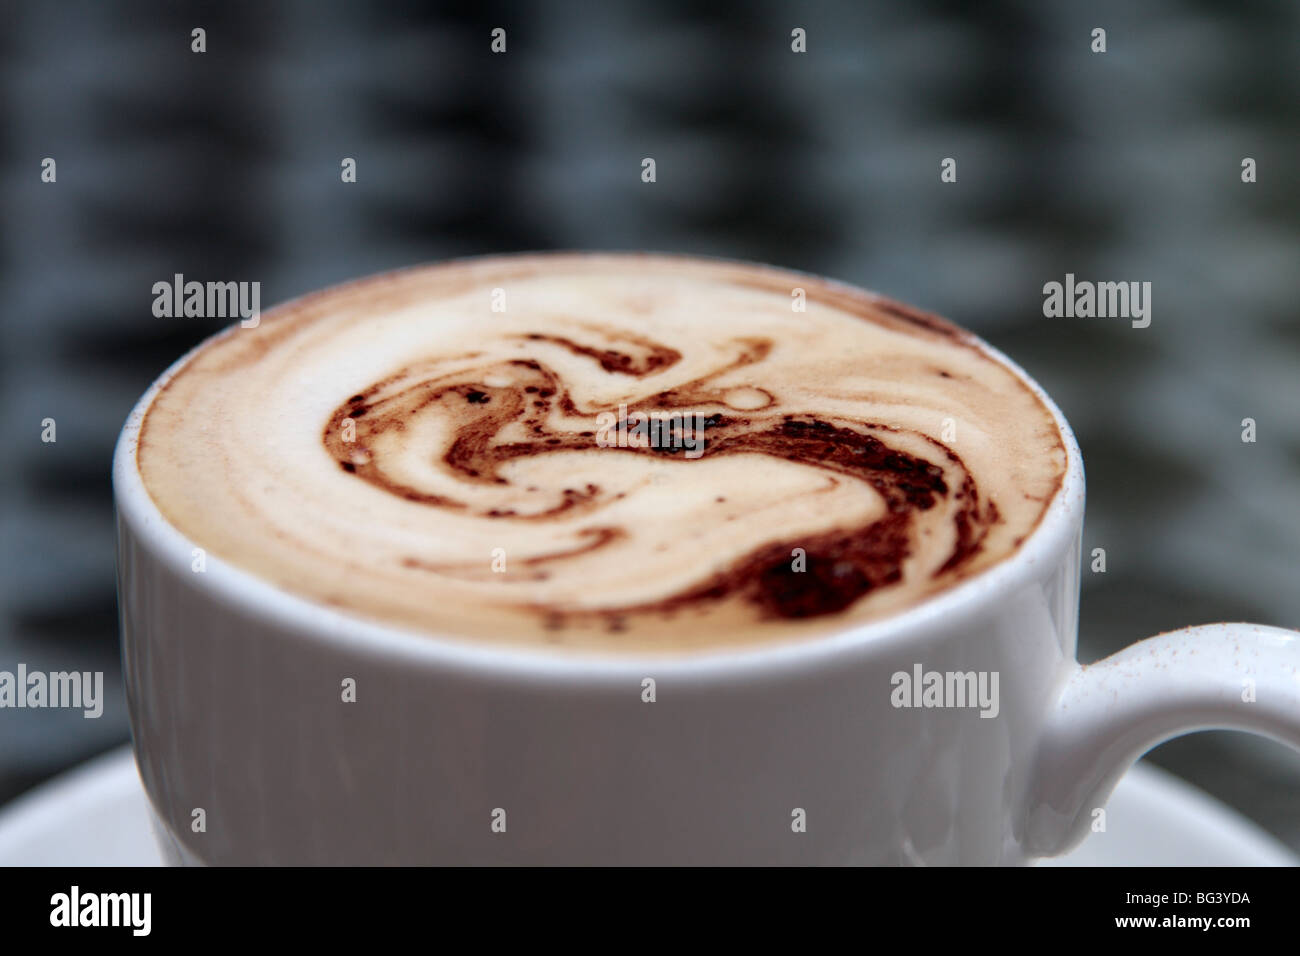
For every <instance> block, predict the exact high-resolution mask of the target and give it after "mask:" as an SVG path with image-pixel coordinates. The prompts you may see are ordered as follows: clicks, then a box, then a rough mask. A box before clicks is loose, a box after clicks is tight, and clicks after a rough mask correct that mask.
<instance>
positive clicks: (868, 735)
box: [113, 349, 1300, 864]
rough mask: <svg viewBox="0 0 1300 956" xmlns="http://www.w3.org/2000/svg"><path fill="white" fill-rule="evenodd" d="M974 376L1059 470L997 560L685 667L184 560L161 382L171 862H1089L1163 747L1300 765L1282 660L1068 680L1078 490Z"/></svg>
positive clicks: (125, 620)
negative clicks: (924, 592) (1190, 743)
mask: <svg viewBox="0 0 1300 956" xmlns="http://www.w3.org/2000/svg"><path fill="white" fill-rule="evenodd" d="M989 352H990V354H991V355H993V356H994V357H995V358H997V359H998V360H1000V361H1002V362H1003V363H1005V364H1006V365H1007V366H1008V367H1009V368H1011V369H1013V370H1014V371H1016V373H1017V374H1019V375H1020V376H1021V377H1022V378H1023V379H1024V380H1025V382H1026V383H1027V384H1029V385H1030V386H1031V387H1032V388H1033V389H1034V390H1035V392H1036V393H1037V394H1038V395H1039V396H1040V397H1041V398H1042V399H1043V401H1044V402H1045V403H1046V404H1047V406H1048V407H1049V408H1051V410H1052V412H1053V414H1054V415H1055V418H1056V423H1057V425H1058V427H1059V428H1060V430H1061V433H1062V435H1063V437H1064V440H1065V445H1066V448H1067V452H1068V459H1069V461H1068V472H1067V474H1066V478H1065V481H1064V484H1063V486H1062V488H1061V490H1060V492H1059V494H1058V495H1057V496H1056V498H1055V500H1054V501H1053V502H1052V504H1051V506H1050V509H1049V510H1048V512H1047V514H1046V515H1045V516H1044V518H1043V520H1042V521H1041V523H1040V525H1039V527H1038V528H1037V529H1036V530H1035V531H1034V532H1033V533H1032V535H1030V536H1029V538H1028V539H1027V540H1026V541H1025V542H1024V544H1023V545H1022V546H1021V547H1020V549H1019V550H1018V551H1017V552H1016V553H1015V554H1014V555H1013V556H1012V557H1010V558H1008V559H1006V560H1004V561H1003V562H1001V563H1000V564H997V565H995V566H993V567H992V568H990V569H989V570H987V571H984V572H983V573H981V574H978V575H977V576H974V577H972V578H971V579H970V580H968V581H966V582H965V583H963V584H961V585H959V586H957V587H955V588H953V589H951V590H948V591H946V592H943V593H940V594H939V595H938V596H936V597H933V598H930V599H928V600H925V601H923V602H922V603H920V604H918V605H917V606H915V607H913V608H911V609H910V610H907V611H905V612H903V613H900V614H897V615H895V616H893V617H889V618H886V619H883V620H878V621H874V622H870V623H866V624H861V625H857V626H853V627H851V628H848V629H846V630H844V631H842V632H840V633H837V634H835V635H833V636H829V637H819V638H810V639H806V640H802V641H798V642H793V643H785V644H780V645H776V646H772V645H756V646H749V647H745V646H741V647H739V648H737V649H728V650H714V651H709V652H702V653H697V654H682V655H677V656H649V655H641V654H627V655H622V654H610V653H605V654H597V653H594V652H585V653H584V652H572V651H559V650H554V651H552V650H547V649H535V648H524V647H513V646H510V645H506V644H503V645H495V644H489V643H468V642H466V641H464V640H457V639H451V638H447V637H440V636H439V635H437V634H415V633H409V632H405V631H402V630H399V629H395V628H393V627H388V626H384V625H382V624H378V623H374V622H370V621H364V620H360V619H357V618H354V617H350V616H347V615H345V614H343V613H341V612H339V611H336V610H333V609H331V608H329V607H326V606H323V605H320V604H316V603H312V602H309V601H307V600H304V599H301V598H298V597H295V596H293V595H291V594H288V593H285V592H283V591H281V590H278V589H277V588H275V587H273V586H271V585H269V584H268V583H266V582H264V581H262V580H260V579H258V578H256V577H254V576H252V575H250V574H248V573H246V572H243V571H241V570H239V569H237V568H235V567H233V566H231V565H229V564H226V563H224V562H223V561H221V560H220V559H219V558H217V557H215V556H213V555H210V554H209V555H206V556H204V560H203V561H202V562H197V561H196V555H197V551H196V548H197V545H196V544H195V543H194V542H192V541H190V540H188V539H186V538H185V537H184V536H183V535H182V534H181V533H180V532H179V531H177V530H176V529H175V528H174V527H172V526H171V525H170V524H169V523H168V522H167V520H166V519H165V518H164V517H163V516H162V514H161V513H160V512H159V510H158V508H157V507H156V506H155V505H154V503H153V501H152V499H151V498H150V496H149V494H148V493H147V491H146V490H145V488H144V485H143V484H142V481H141V477H140V473H139V471H138V468H137V463H136V444H137V440H138V434H139V428H140V423H141V420H142V418H143V415H144V412H145V410H146V409H147V408H148V407H149V405H150V402H151V401H152V400H153V398H154V396H155V395H156V394H157V392H158V390H159V388H160V387H161V386H162V384H163V383H164V382H166V381H167V379H168V378H169V377H170V376H172V375H174V374H175V373H176V372H177V370H178V369H179V368H180V367H181V366H182V365H183V364H184V362H185V359H182V360H181V361H179V362H177V363H176V364H175V365H174V366H173V367H172V368H171V369H169V370H168V372H167V373H165V374H164V375H163V377H162V378H161V379H160V380H159V381H158V382H157V383H155V385H154V386H153V387H152V388H151V389H150V390H149V391H148V393H146V394H145V396H144V397H143V398H142V399H141V400H140V402H139V404H138V405H137V406H136V408H135V410H134V411H133V412H132V413H131V416H130V418H129V419H128V421H127V423H126V426H125V428H124V429H123V432H122V435H121V438H120V440H119V442H118V446H117V451H116V457H115V461H114V471H113V483H114V493H115V497H116V502H117V513H118V532H119V545H118V578H119V583H118V586H119V599H120V605H121V620H122V640H123V663H124V669H125V678H126V689H127V699H128V703H129V710H130V717H131V728H132V735H133V739H134V744H135V752H136V758H137V761H138V763H139V768H140V774H141V777H142V779H143V781H144V785H145V789H146V791H147V792H148V795H149V799H150V803H151V806H152V810H153V814H154V822H155V830H156V832H157V833H158V836H159V839H160V842H161V843H162V845H163V848H164V852H165V853H166V854H167V856H168V858H169V859H170V860H171V861H172V862H175V863H209V864H509V863H521V864H627V863H638V864H668V863H672V864H695V863H701V864H846V863H849V864H852V863H924V864H997V863H1021V862H1024V861H1026V860H1028V859H1031V858H1033V857H1036V856H1046V855H1053V854H1058V853H1061V852H1064V851H1066V850H1068V849H1070V848H1071V847H1072V846H1074V845H1075V844H1077V843H1078V842H1079V841H1080V840H1081V839H1082V838H1083V837H1084V836H1085V835H1086V834H1087V833H1088V831H1089V829H1090V826H1091V825H1092V824H1093V822H1094V820H1096V819H1097V812H1098V811H1099V810H1100V809H1101V808H1102V807H1103V806H1104V804H1105V801H1106V799H1107V797H1108V796H1109V794H1110V792H1111V790H1112V789H1113V788H1114V786H1115V784H1116V782H1117V781H1118V780H1119V778H1120V777H1121V775H1122V774H1123V773H1124V772H1125V770H1126V769H1127V768H1128V767H1129V766H1130V765H1131V764H1132V763H1133V761H1134V760H1136V759H1137V758H1138V757H1139V756H1140V755H1141V754H1142V753H1143V752H1144V751H1146V750H1147V749H1149V748H1150V747H1152V746H1154V745H1156V744H1158V743H1160V742H1161V741H1164V740H1167V739H1169V738H1170V737H1174V736H1177V735H1179V734H1183V733H1187V732H1190V731H1194V730H1200V729H1208V728H1232V729H1239V730H1247V731H1252V732H1255V733H1260V734H1264V735H1266V736H1269V737H1272V738H1274V739H1277V740H1282V741H1284V742H1287V743H1289V744H1291V745H1292V746H1297V747H1300V642H1298V640H1297V637H1298V635H1297V634H1296V633H1294V632H1291V631H1285V630H1279V629H1277V628H1271V627H1262V626H1256V625H1252V624H1212V625H1207V626H1204V627H1194V628H1187V629H1184V630H1180V631H1173V632H1170V633H1166V634H1162V635H1159V636H1157V637H1153V638H1151V639H1149V640H1146V641H1143V642H1141V643H1138V644H1136V645H1133V646H1132V647H1129V648H1127V649H1126V650H1124V651H1121V652H1120V653H1118V654H1115V655H1114V656H1112V657H1110V658H1107V659H1106V660H1104V661H1102V662H1100V663H1097V664H1094V665H1092V666H1089V667H1081V666H1080V665H1079V664H1078V663H1077V662H1076V661H1075V642H1076V633H1077V620H1078V598H1079V575H1080V536H1081V528H1082V525H1083V512H1084V478H1083V462H1082V460H1081V458H1080V455H1079V449H1078V446H1077V444H1076V442H1075V440H1074V437H1073V434H1072V433H1071V431H1070V428H1069V426H1068V425H1067V424H1066V422H1065V419H1064V418H1063V417H1062V416H1061V414H1060V412H1059V410H1058V409H1056V407H1055V405H1054V404H1052V403H1051V401H1050V400H1049V399H1048V398H1047V396H1046V395H1044V394H1043V392H1042V390H1041V389H1039V388H1038V386H1037V385H1035V384H1034V383H1033V382H1032V380H1030V379H1029V378H1028V376H1027V375H1025V373H1024V372H1023V370H1021V369H1019V368H1018V366H1016V365H1015V364H1014V363H1012V362H1011V361H1010V360H1008V359H1007V358H1006V357H1005V356H1003V355H1001V354H1000V353H998V352H996V351H995V350H992V349H989ZM199 566H202V568H203V570H201V571H199V570H195V568H196V567H199ZM918 674H919V676H920V678H921V679H920V681H919V682H918V681H916V680H915V678H916V677H917V676H918ZM930 674H935V675H939V679H940V680H941V681H942V690H943V693H941V694H938V695H937V697H938V699H939V700H940V702H942V703H944V704H946V705H947V706H926V704H927V698H926V696H925V694H924V693H918V692H917V690H916V687H910V688H909V686H908V684H909V682H910V683H912V684H916V685H918V686H919V687H920V688H921V689H922V691H923V690H924V688H925V687H926V686H927V684H929V686H931V688H932V689H933V680H934V678H933V677H928V676H927V675H930ZM953 675H956V676H953ZM964 675H973V680H972V679H971V678H968V677H966V676H964ZM349 682H352V683H351V684H349ZM349 687H351V688H353V689H354V696H355V699H354V700H349V699H347V698H348V697H349V692H348V688H349ZM963 690H965V691H969V692H970V693H968V694H967V697H966V699H965V700H962V699H960V694H959V692H960V691H963ZM981 690H983V692H984V693H983V697H982V698H981V695H980V691H981ZM934 699H935V697H934V696H932V697H931V698H930V699H929V700H930V702H933V700H934ZM972 699H973V704H974V705H973V706H971V704H972ZM903 704H908V705H910V706H902V705H903ZM917 704H919V705H920V706H916V705H917ZM960 704H965V705H966V706H959V705H960Z"/></svg>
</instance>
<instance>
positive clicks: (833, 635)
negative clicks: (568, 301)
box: [113, 250, 1085, 684]
mask: <svg viewBox="0 0 1300 956" xmlns="http://www.w3.org/2000/svg"><path fill="white" fill-rule="evenodd" d="M566 256H567V257H582V256H603V257H617V256H625V257H628V258H634V257H636V258H647V257H651V258H664V259H687V260H695V261H703V262H714V263H718V264H727V265H735V266H744V267H749V268H754V269H760V270H763V271H768V272H778V273H784V274H787V275H791V276H795V277H803V278H806V279H808V280H810V281H815V282H817V283H819V284H822V285H825V286H830V287H832V288H835V289H839V290H842V291H845V292H847V293H853V294H857V295H862V294H864V293H865V294H866V295H868V296H870V297H871V298H872V299H874V300H877V301H881V302H885V303H889V304H898V303H897V302H896V300H893V299H890V298H889V297H887V296H882V295H879V294H878V293H876V292H873V291H871V290H868V289H864V288H862V287H860V286H855V285H852V284H850V283H847V282H840V281H838V280H835V279H830V278H826V277H824V276H820V275H816V274H815V273H810V272H805V271H802V270H797V269H789V268H786V267H782V266H773V265H768V264H766V263H758V262H752V261H748V260H742V259H730V258H723V257H716V256H703V255H694V254H685V253H661V252H649V251H637V252H622V251H603V250H562V251H543V252H521V253H507V254H489V255H481V256H466V257H459V258H454V259H445V260H438V261H435V262H426V263H417V264H413V265H409V266H404V267H400V268H397V269H390V270H386V271H383V272H378V273H371V274H368V275H365V276H361V277H358V278H355V279H351V280H347V281H344V282H341V283H337V284H335V285H331V286H328V287H325V288H323V289H318V290H312V291H309V292H307V293H305V294H303V295H300V296H296V297H294V298H292V299H289V300H286V301H285V302H282V303H278V304H277V305H276V306H275V307H274V311H279V310H281V309H288V308H292V307H294V306H296V305H298V304H300V303H302V302H304V301H305V300H307V299H309V298H312V297H314V296H318V295H325V294H333V293H335V292H338V291H341V290H343V289H346V288H349V287H354V286H357V285H361V284H365V283H370V282H380V281H383V280H385V279H387V278H392V277H394V276H397V275H401V274H404V273H407V272H413V271H420V270H424V269H430V268H440V267H454V266H455V265H457V264H469V263H473V262H478V261H483V260H489V259H510V258H537V257H566ZM238 329H239V322H238V320H236V321H235V322H234V323H232V324H231V325H230V326H228V327H226V328H225V329H223V330H221V331H218V332H216V333H214V334H213V335H211V336H209V337H207V338H205V339H204V340H203V341H202V342H200V343H198V344H197V345H195V346H194V347H193V348H191V349H190V350H189V351H187V352H186V353H185V354H184V355H182V356H181V357H180V358H178V359H177V360H176V361H175V362H173V363H172V364H171V365H170V366H169V367H168V368H167V369H166V370H165V371H164V372H163V373H162V374H161V375H159V376H158V378H157V379H155V380H154V382H153V383H152V384H151V385H150V386H149V388H148V389H147V390H146V391H145V393H144V394H143V395H142V396H141V397H140V399H139V400H138V401H137V402H136V403H135V405H134V406H133V407H132V409H131V412H130V414H129V415H128V416H127V419H126V422H125V424H124V425H123V427H122V430H121V432H120V434H119V436H118V440H117V443H116V447H115V449H114V454H113V499H114V505H115V508H116V512H117V518H118V525H119V529H118V537H119V541H120V540H121V538H122V536H123V535H124V534H125V533H127V530H129V533H130V534H131V535H132V537H133V538H134V539H135V541H136V543H138V544H139V545H142V546H143V547H145V548H146V549H147V550H148V551H149V553H150V554H151V556H152V557H153V558H154V559H155V560H157V561H159V562H160V563H161V564H163V565H165V566H166V567H167V568H168V569H169V570H170V571H172V572H173V573H174V574H176V575H177V576H178V577H183V576H184V575H191V574H192V571H191V562H192V558H193V551H194V549H196V548H198V547H199V545H198V544H197V543H196V542H194V541H192V540H191V539H190V538H188V537H187V536H186V535H185V534H184V533H183V532H181V531H180V530H179V529H178V528H176V527H175V526H174V525H172V524H171V523H170V522H169V521H168V520H167V518H166V517H165V516H164V515H163V513H162V511H161V510H160V509H159V508H158V506H157V504H156V503H155V502H154V500H153V497H152V496H151V495H150V494H149V492H148V490H147V488H145V486H144V480H143V477H142V476H141V475H140V471H139V467H138V460H137V457H136V450H137V446H138V441H139V434H140V427H141V425H142V424H143V422H144V418H145V416H146V414H147V413H148V410H149V408H150V407H151V405H152V404H153V401H154V399H155V398H156V397H157V395H158V393H159V392H160V391H161V390H162V389H163V388H164V387H165V386H166V384H167V382H169V381H170V380H171V379H172V378H173V377H174V376H176V375H177V374H178V373H179V372H180V371H181V370H182V369H183V368H184V367H185V366H186V365H187V364H188V363H189V362H190V361H191V360H192V359H193V358H194V356H195V355H197V354H198V352H199V351H200V350H202V349H203V348H205V347H206V346H207V345H208V344H209V343H210V342H212V341H214V340H216V339H218V338H221V337H224V336H226V335H231V334H234V333H235V332H236V331H238ZM962 330H963V331H965V332H967V333H968V335H969V336H970V339H971V341H972V342H973V343H974V344H975V345H976V346H977V347H978V348H980V349H981V350H982V351H983V352H984V353H985V354H986V355H988V356H989V357H990V358H992V359H993V360H994V361H997V362H999V363H1000V364H1002V365H1003V366H1004V367H1005V368H1007V369H1008V370H1009V371H1010V372H1011V373H1012V374H1014V375H1015V376H1016V377H1017V378H1018V379H1019V380H1020V381H1021V382H1022V383H1023V384H1025V385H1026V386H1027V387H1028V388H1029V389H1030V391H1031V392H1033V394H1034V395H1035V396H1036V397H1037V398H1038V400H1039V401H1040V402H1042V403H1043V405H1044V407H1046V408H1047V409H1048V411H1049V412H1050V413H1051V415H1052V419H1053V422H1054V423H1055V425H1056V427H1057V430H1058V432H1059V434H1060V436H1061V442H1062V445H1063V446H1064V448H1065V453H1066V469H1065V474H1064V475H1063V477H1062V480H1061V483H1060V485H1059V487H1058V488H1057V490H1056V492H1055V494H1054V495H1053V496H1052V499H1051V501H1050V502H1049V503H1048V506H1047V508H1046V510H1045V511H1044V512H1043V515H1042V517H1041V518H1040V519H1039V521H1038V524H1037V525H1036V526H1035V527H1034V529H1033V530H1032V531H1030V532H1029V534H1028V535H1027V536H1026V537H1025V539H1024V541H1023V542H1022V543H1021V544H1020V546H1019V547H1018V548H1017V549H1016V550H1015V551H1014V552H1012V553H1011V554H1009V555H1008V556H1006V557H1005V558H1003V559H1001V560H1000V561H998V562H997V563H995V564H993V565H991V566H990V567H988V568H985V569H984V570H983V571H980V572H979V573H977V574H975V575H972V576H971V577H970V578H968V579H967V580H965V581H962V582H961V583H959V584H956V585H953V586H951V587H948V588H945V589H944V590H942V591H939V592H938V593H936V594H933V595H931V596H929V597H926V598H923V599H922V600H920V601H919V602H918V603H916V604H914V605H911V606H909V607H907V608H904V609H902V610H900V611H897V612H895V613H892V614H888V615H886V616H884V617H880V618H875V619H872V620H869V621H863V622H859V623H856V624H852V625H850V626H847V627H845V628H843V629H842V630H836V631H831V632H824V633H817V634H809V635H807V636H803V637H800V636H793V637H789V638H778V639H774V640H769V641H764V642H762V643H757V644H752V645H748V644H743V643H742V644H737V645H725V646H719V647H713V648H708V649H703V650H682V649H677V650H674V651H665V652H652V651H649V652H648V651H640V650H638V651H629V652H624V651H617V650H615V651H609V650H592V649H587V648H564V647H553V646H545V645H536V646H534V645H528V644H516V643H510V642H504V641H503V642H496V641H486V640H479V639H474V638H468V637H457V636H454V635H450V634H441V635H440V634H438V633H436V632H431V631H424V630H419V629H416V628H406V627H402V626H401V625H398V624H392V623H387V622H384V621H381V620H379V619H378V618H373V617H366V616H363V615H362V614H359V613H351V612H349V611H346V610H343V609H340V608H336V607H331V606H328V605H325V604H323V603H320V602H318V601H315V600H313V599H311V598H309V597H306V596H304V595H300V594H296V593H293V592H290V591H287V590H284V589H282V588H280V587H278V586H276V585H274V584H272V583H271V582H269V581H267V580H264V579H263V578H261V577H258V576H257V575H256V574H254V573H252V572H250V571H245V570H243V569H242V568H240V567H238V566H236V565H234V564H231V563H229V562H227V561H225V560H223V559H221V558H219V557H217V556H216V555H213V554H207V555H206V557H205V571H204V574H203V583H202V584H201V585H199V587H200V588H201V590H203V591H204V592H205V593H206V594H207V595H208V596H209V597H212V598H215V599H217V600H219V601H221V602H222V603H225V604H227V605H229V606H232V607H234V608H236V609H238V610H240V611H242V612H244V613H245V614H247V615H249V616H251V617H254V618H263V619H269V620H270V621H271V622H272V623H274V624H276V625H277V626H279V627H280V628H283V629H286V630H288V631H290V632H292V633H294V634H296V635H297V636H298V637H299V638H301V639H304V640H306V641H309V642H311V641H314V642H321V643H324V644H328V645H332V646H334V647H336V648H340V649H346V650H350V651H352V652H365V653H369V654H374V655H378V656H383V657H388V658H396V659H398V660H401V661H404V662H409V663H413V664H420V665H423V666H432V667H437V668H440V669H447V670H457V671H473V672H478V673H484V672H486V673H490V674H493V675H496V676H499V677H502V678H515V679H524V680H554V679H557V678H558V679H565V678H568V679H572V680H576V681H582V682H585V683H589V682H591V681H593V680H595V681H610V682H616V683H620V684H622V683H625V682H626V681H627V680H629V679H635V680H637V681H639V680H641V679H642V678H643V677H644V676H645V675H654V676H655V677H656V678H661V677H672V678H674V679H677V680H679V681H692V680H716V679H718V678H720V677H728V678H754V677H760V676H762V675H764V674H766V673H769V672H771V671H772V670H773V669H776V670H780V671H782V672H788V671H789V670H791V669H792V668H802V667H803V666H809V667H816V666H821V665H825V664H827V663H835V662H837V661H839V660H841V659H843V658H844V657H845V656H846V655H854V654H875V653H880V652H884V651H888V650H897V649H898V647H899V646H900V645H901V644H903V643H904V642H906V641H909V640H912V639H915V638H917V637H918V636H919V635H922V634H927V633H931V632H933V631H935V630H936V629H938V628H939V627H940V626H941V625H943V624H946V623H948V622H951V621H952V619H953V617H954V616H955V615H958V614H966V615H968V616H970V615H972V614H977V613H978V612H979V611H981V610H984V609H987V608H988V607H991V606H993V605H995V604H996V602H997V601H998V599H999V598H1000V597H1002V596H1005V595H1007V594H1009V593H1011V592H1012V591H1014V590H1015V589H1017V588H1018V587H1019V586H1020V585H1022V584H1023V583H1025V582H1026V581H1027V580H1029V579H1031V578H1034V577H1036V576H1039V575H1041V574H1042V573H1043V571H1042V568H1043V567H1044V566H1048V567H1055V566H1057V565H1058V564H1059V563H1060V556H1061V555H1062V553H1063V552H1064V550H1065V549H1066V548H1069V547H1072V546H1077V545H1076V544H1075V542H1076V536H1077V533H1078V531H1079V529H1080V528H1081V527H1082V519H1083V510H1084V501H1085V480H1084V470H1083V457H1082V454H1081V452H1080V450H1079V446H1078V442H1077V441H1076V439H1075V436H1074V432H1073V430H1072V429H1071V428H1070V425H1069V423H1068V422H1067V421H1066V419H1065V416H1064V415H1063V414H1062V412H1061V410H1060V409H1059V408H1058V407H1057V405H1056V403H1055V402H1054V401H1053V400H1052V399H1051V397H1050V396H1049V395H1048V394H1047V392H1046V391H1044V390H1043V388H1042V387H1041V386H1040V385H1039V384H1038V383H1037V382H1036V381H1035V380H1034V379H1033V378H1031V377H1030V375H1029V374H1028V373H1027V372H1026V371H1025V370H1024V369H1023V368H1021V367H1020V366H1019V365H1018V364H1017V363H1016V362H1014V361H1013V360H1012V359H1011V358H1009V357H1008V356H1007V355H1005V354H1004V353H1003V352H1001V351H1000V350H999V349H996V348H994V347H993V346H992V345H990V344H989V343H987V342H985V341H984V340H983V339H982V338H980V337H979V336H977V335H975V334H974V333H973V332H969V330H966V329H964V328H963V329H962ZM124 524H125V525H126V526H127V530H124V529H123V527H122V526H123V525H124ZM120 560H121V558H120V555H119V561H120ZM118 576H119V583H120V581H121V568H120V567H119V569H118ZM118 599H119V601H121V593H120V591H119V595H118ZM122 636H123V639H125V634H123V635H122Z"/></svg>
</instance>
